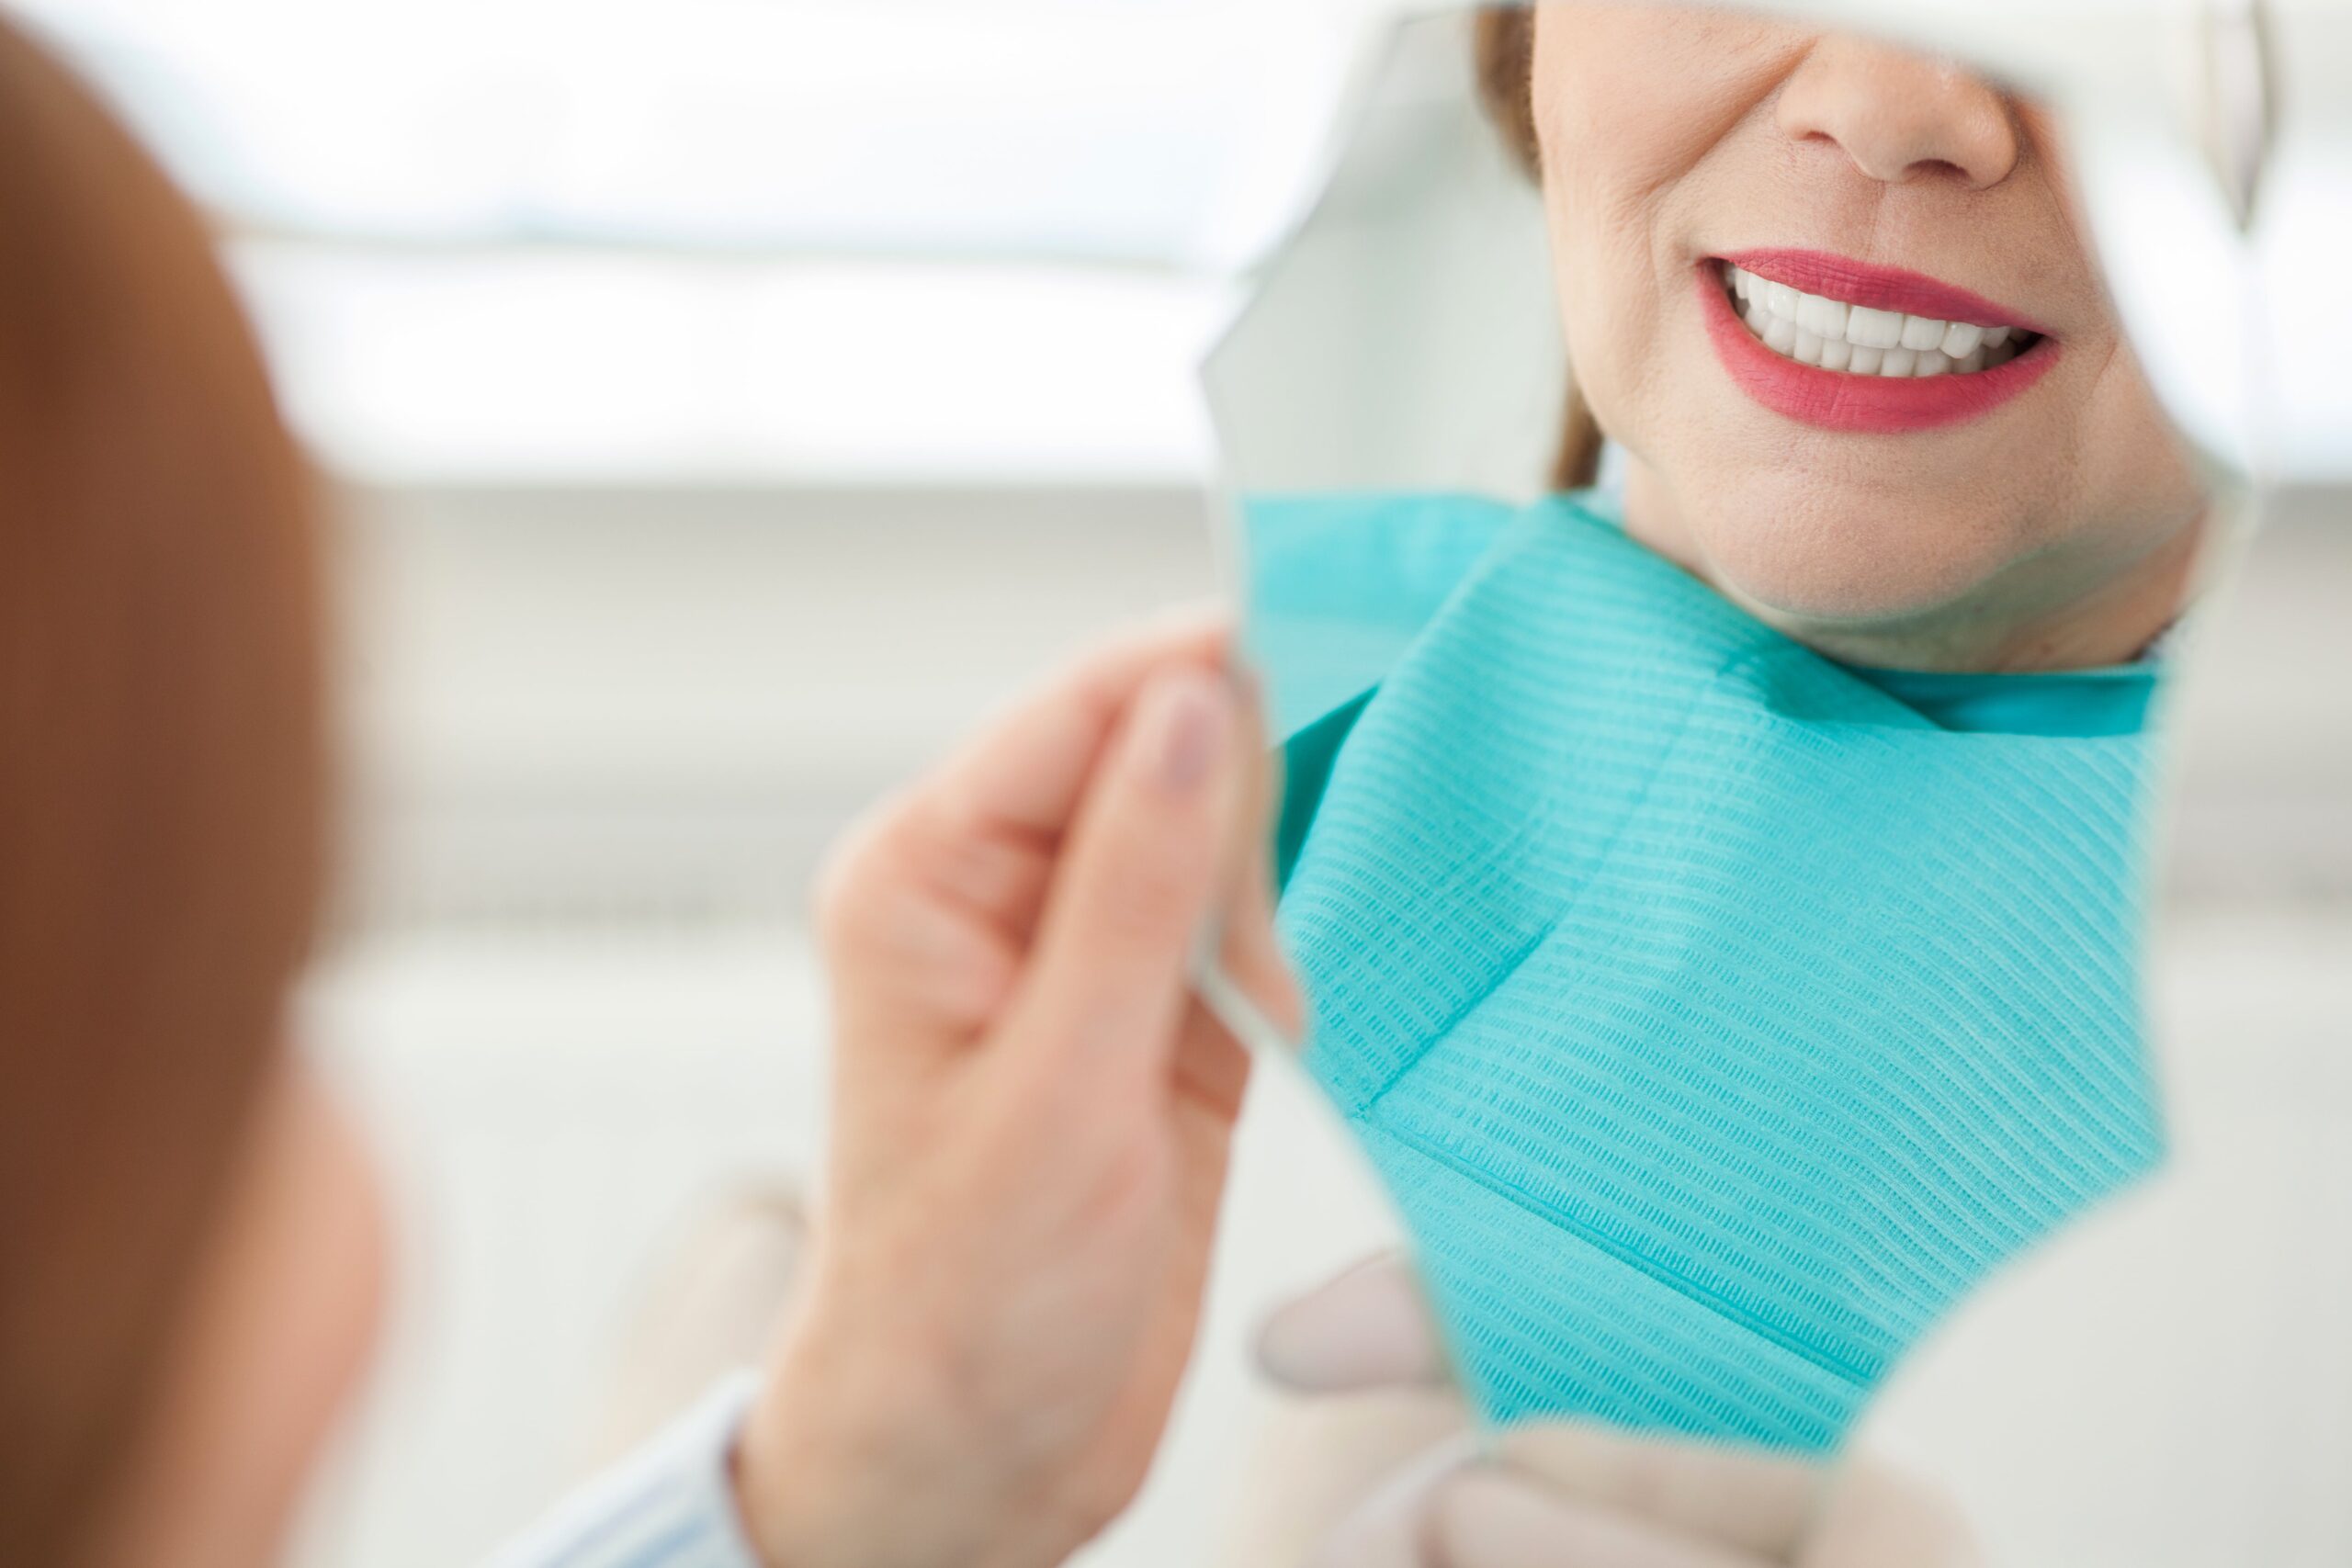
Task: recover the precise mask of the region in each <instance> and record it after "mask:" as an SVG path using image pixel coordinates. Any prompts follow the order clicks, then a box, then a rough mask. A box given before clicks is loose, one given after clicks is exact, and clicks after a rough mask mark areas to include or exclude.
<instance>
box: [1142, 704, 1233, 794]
mask: <svg viewBox="0 0 2352 1568" xmlns="http://www.w3.org/2000/svg"><path fill="white" fill-rule="evenodd" d="M1230 707H1231V705H1230V704H1229V702H1228V701H1227V697H1226V695H1225V694H1224V691H1223V689H1222V688H1221V687H1219V686H1218V685H1217V684H1216V682H1214V681H1212V680H1211V679H1210V678H1209V677H1207V676H1205V675H1189V676H1176V677H1171V678H1170V679H1169V680H1168V681H1167V682H1166V683H1165V685H1164V686H1163V688H1162V694H1161V695H1160V697H1159V703H1158V708H1159V711H1158V713H1157V714H1155V715H1154V716H1153V723H1154V725H1155V727H1156V729H1157V734H1156V735H1155V736H1154V738H1153V739H1152V742H1151V754H1152V757H1153V767H1154V769H1155V770H1156V771H1157V773H1159V782H1160V784H1162V785H1163V786H1165V787H1166V788H1168V789H1170V790H1171V791H1173V792H1175V793H1177V794H1179V795H1185V794H1190V793H1191V792H1192V791H1193V790H1194V789H1197V788H1198V787H1199V786H1200V784H1201V783H1202V781H1204V780H1205V779H1206V778H1207V777H1208V776H1209V774H1210V773H1212V772H1214V771H1215V770H1216V765H1217V763H1218V761H1220V760H1222V759H1223V757H1224V755H1225V745H1226V738H1227V732H1228V730H1229V729H1230V728H1231V725H1232V718H1231V712H1230Z"/></svg>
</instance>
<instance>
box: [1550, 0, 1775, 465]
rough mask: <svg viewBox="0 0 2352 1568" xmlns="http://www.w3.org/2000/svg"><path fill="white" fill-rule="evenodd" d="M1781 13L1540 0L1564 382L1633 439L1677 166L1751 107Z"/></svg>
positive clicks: (1684, 196) (1676, 273) (1667, 274)
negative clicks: (1566, 361) (1764, 16)
mask: <svg viewBox="0 0 2352 1568" xmlns="http://www.w3.org/2000/svg"><path fill="white" fill-rule="evenodd" d="M1803 46H1804V35H1803V34H1801V33H1799V32H1797V31H1796V30H1795V29H1792V28H1786V27H1782V26H1780V25H1777V24H1773V23H1769V22H1761V21H1757V20H1753V19H1749V18H1744V17H1732V16H1725V15H1720V14H1718V15H1709V14H1707V13H1703V12H1699V11H1695V10H1694V11H1690V12H1677V11H1672V10H1667V9H1662V8H1658V7H1653V6H1618V5H1583V4H1567V5H1552V6H1543V7H1541V8H1540V9H1539V11H1538V14H1537V24H1536V35H1535V73H1534V94H1535V110H1536V115H1535V118H1536V125H1537V130H1538V140H1539V142H1540V145H1541V149H1542V154H1543V166H1544V208H1545V212H1546V219H1547V222H1548V225H1549V229H1550V236H1551V243H1552V256H1553V269H1554V276H1555V284H1556V292H1557V295H1558V299H1559V306H1560V314H1561V322H1562V327H1563V330H1564V332H1565V333H1566V340H1567V348H1568V355H1569V358H1570V360H1571V362H1572V363H1573V364H1574V366H1575V367H1576V376H1577V384H1578V385H1579V387H1580V388H1581V389H1583V391H1584V393H1585V396H1586V399H1587V400H1588V401H1589V403H1590V404H1591V406H1592V408H1593V410H1594V412H1595V413H1596V414H1597V415H1598V416H1599V417H1600V422H1601V423H1602V425H1603V427H1604V428H1606V429H1607V430H1608V431H1609V433H1610V434H1611V436H1612V437H1614V438H1615V439H1617V440H1618V441H1620V442H1621V443H1623V444H1625V445H1627V446H1632V447H1634V449H1635V450H1637V451H1638V450H1639V449H1640V446H1641V444H1642V431H1643V429H1644V427H1645V424H1646V423H1649V419H1648V416H1647V415H1645V412H1644V410H1645V398H1651V399H1653V400H1654V396H1655V394H1654V392H1653V390H1652V389H1653V388H1654V384H1655V383H1656V382H1657V378H1658V373H1657V366H1656V360H1657V355H1656V348H1657V344H1658V342H1659V335H1660V333H1661V330H1662V324H1663V321H1664V318H1665V316H1666V314H1667V311H1668V307H1669V305H1670V304H1671V303H1672V301H1671V300H1669V299H1668V291H1669V290H1679V289H1681V288H1685V287H1687V283H1688V279H1687V276H1686V274H1687V269H1688V265H1689V263H1690V261H1691V259H1692V258H1691V257H1688V256H1685V255H1683V254H1680V252H1679V250H1677V249H1676V246H1677V245H1678V244H1679V243H1680V242H1681V240H1682V238H1683V236H1684V235H1685V233H1686V231H1687V230H1688V229H1689V228H1690V225H1689V224H1688V223H1686V222H1684V221H1682V220H1680V219H1679V217H1678V212H1679V208H1678V203H1681V202H1687V201H1689V200H1691V196H1690V194H1689V191H1688V186H1687V182H1688V181H1689V179H1690V176H1691V174H1692V172H1693V171H1694V170H1696V169H1698V168H1699V167H1700V166H1701V165H1702V164H1704V163H1705V162H1706V161H1707V159H1708V158H1709V156H1710V154H1711V153H1713V152H1715V151H1716V149H1718V148H1719V147H1721V146H1723V145H1724V142H1725V141H1726V140H1727V139H1728V138H1730V137H1732V136H1733V135H1734V134H1735V133H1736V130H1738V128H1739V126H1740V125H1741V122H1742V121H1743V120H1744V119H1746V118H1747V117H1748V116H1749V115H1751V114H1753V113H1756V112H1758V108H1759V106H1761V105H1762V104H1764V103H1765V102H1766V101H1767V100H1768V99H1769V97H1770V94H1771V91H1772V87H1773V85H1775V84H1776V83H1777V82H1778V81H1779V80H1780V79H1781V76H1782V75H1783V74H1785V73H1786V70H1787V67H1788V63H1789V62H1790V61H1791V60H1792V59H1793V58H1795V56H1796V54H1797V53H1798V52H1800V51H1801V50H1802V48H1803Z"/></svg>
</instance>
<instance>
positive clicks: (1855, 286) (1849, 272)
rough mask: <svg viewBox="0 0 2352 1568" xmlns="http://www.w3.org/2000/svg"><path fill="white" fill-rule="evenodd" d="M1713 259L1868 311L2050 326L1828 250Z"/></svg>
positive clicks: (2034, 328)
mask: <svg viewBox="0 0 2352 1568" xmlns="http://www.w3.org/2000/svg"><path fill="white" fill-rule="evenodd" d="M1715 259H1717V260H1719V261H1725V262H1729V263H1730V264H1731V265H1734V266H1736V267H1738V268H1739V269H1741V270H1742V271H1744V272H1752V273H1754V274H1755V275H1756V276H1758V277H1766V278H1770V279H1771V280H1772V281H1773V282H1775V283H1785V284H1787V285H1788V286H1789V287H1790V288H1796V289H1802V290H1803V291H1804V292H1805V293H1807V294H1819V295H1822V296H1824V297H1826V298H1827V299H1842V300H1844V301H1845V302H1846V303H1847V304H1849V305H1863V306H1867V307H1869V308H1870V309H1871V310H1900V311H1902V312H1903V313H1904V314H1905V315H1911V316H1927V317H1930V318H1933V319H1934V320H1937V321H1969V322H1973V323H1974V324H1975V325H1977V326H1980V327H2014V328H2016V329H2018V331H2020V332H2028V333H2037V334H2041V335H2048V333H2049V329H2048V328H2047V327H2044V326H2041V325H2040V324H2038V323H2037V322H2035V321H2032V320H2030V318H2028V317H2026V316H2023V315H2021V314H2019V313H2018V311H2016V310H2011V309H2009V308H2008V307H2007V306H2006V305H1996V304H1995V303H1994V302H1993V301H1992V300H1990V299H1985V297H1984V296H1983V295H1982V294H1977V293H1974V292H1973V291H1971V290H1969V289H1966V288H1961V287H1960V286H1959V285H1957V284H1952V283H1946V282H1944V281H1943V280H1942V279H1940V278H1935V277H1929V276H1927V275H1926V274H1925V273H1918V272H1908V271H1905V269H1903V268H1902V267H1896V266H1879V265H1875V264H1873V263H1871V262H1866V261H1857V260H1855V259H1854V258H1853V257H1851V256H1840V255H1833V254H1830V253H1829V252H1827V251H1801V250H1760V251H1729V252H1725V253H1724V254H1721V255H1719V256H1718V257H1716V258H1715Z"/></svg>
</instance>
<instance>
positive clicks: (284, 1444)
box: [97, 1053, 388, 1568]
mask: <svg viewBox="0 0 2352 1568" xmlns="http://www.w3.org/2000/svg"><path fill="white" fill-rule="evenodd" d="M387 1253H388V1247H387V1225H386V1218H385V1207H384V1202H383V1198H382V1193H381V1190H380V1188H379V1181H378V1178H377V1173H376V1170H375V1168H374V1166H373V1164H372V1162H371V1160H370V1159H369V1157H368V1151H367V1149H366V1148H365V1146H364V1145H363V1143H362V1141H361V1139H360V1138H359V1136H358V1134H356V1131H355V1129H354V1127H353V1126H352V1124H351V1122H349V1121H348V1120H347V1119H346V1118H345V1114H344V1113H343V1111H341V1110H340V1109H339V1108H338V1107H337V1106H336V1104H335V1103H334V1100H333V1098H332V1097H331V1096H330V1095H329V1094H328V1093H327V1091H326V1089H324V1088H323V1087H322V1085H321V1084H320V1083H319V1082H318V1081H317V1080H316V1079H315V1078H314V1077H312V1076H311V1074H310V1073H309V1072H308V1071H307V1070H306V1069H305V1068H303V1067H302V1066H300V1063H299V1061H298V1060H297V1059H296V1058H295V1057H294V1056H293V1055H291V1054H290V1053H289V1054H287V1055H286V1056H285V1057H284V1059H283V1061H282V1063H281V1065H280V1066H279V1068H278V1069H277V1076H276V1078H275V1080H274V1081H273V1082H272V1084H271V1085H270V1087H269V1089H268V1090H267V1092H266V1094H265V1096H264V1097H263V1100H262V1102H261V1104H260V1106H259V1107H258V1108H257V1110H256V1111H255V1114H254V1121H253V1124H252V1126H251V1128H250V1130H249V1132H248V1135H247V1139H246V1144H245V1147H244V1150H243V1155H242V1157H241V1161H240V1165H239V1168H238V1170H237V1172H236V1174H235V1176H234V1177H233V1179H232V1184H231V1188H230V1190H229V1192H228V1194H227V1196H226V1201H225V1202H224V1204H223V1208H222V1213H221V1217H220V1221H219V1231H218V1235H216V1236H215V1238H214V1241H213V1245H212V1247H211V1248H210V1249H209V1256H208V1259H207V1262H206V1264H205V1267H204V1269H203V1270H202V1273H201V1275H200V1277H199V1278H198V1280H197V1281H196V1283H195V1286H194V1296H193V1299H192V1300H191V1302H190V1303H189V1307H188V1311H187V1317H186V1321H185V1323H184V1325H183V1327H182V1329H181V1331H180V1333H179V1337H178V1339H177V1341H176V1343H175V1346H174V1348H173V1351H172V1354H171V1356H170V1359H169V1365H168V1368H167V1371H166V1373H165V1377H164V1385H163V1388H162V1390H161V1392H160V1394H159V1397H158V1401H157V1404H156V1406H155V1409H154V1412H153V1418H152V1421H151V1425H150V1429H149V1431H148V1433H147V1435H146V1437H145V1438H144V1440H143V1442H142V1443H141V1449H140V1451H139V1452H138V1453H137V1455H135V1456H134V1460H133V1462H132V1464H131V1467H130V1473H129V1478H128V1481H127V1483H126V1491H125V1495H124V1496H123V1498H122V1501H121V1503H120V1505H119V1506H118V1507H116V1508H114V1509H112V1510H110V1511H109V1514H108V1527H109V1529H110V1530H111V1532H112V1533H111V1534H110V1536H109V1538H108V1539H107V1540H105V1541H104V1542H102V1543H101V1545H100V1548H99V1550H98V1552H97V1561H98V1562H100V1563H101V1564H104V1565H105V1568H149V1565H152V1564H154V1563H158V1562H169V1563H173V1564H175V1568H258V1565H259V1564H262V1563H266V1562H275V1561H277V1557H278V1555H279V1552H280V1551H281V1548H282V1538H283V1536H284V1534H285V1532H286V1529H287V1526H288V1521H289V1520H290V1518H291V1517H292V1516H293V1514H294V1512H295V1510H296V1507H297V1506H298V1504H299V1503H300V1497H301V1492H302V1486H303V1483H304V1481H305V1480H306V1479H307V1477H308V1475H309V1473H310V1469H311V1462H312V1461H313V1460H314V1459H315V1457H316V1456H317V1453H318V1451H319V1450H320V1449H321V1448H322V1446H323V1445H324V1443H325V1442H326V1440H327V1438H329V1436H330V1435H331V1434H332V1432H333V1430H334V1422H335V1419H336V1417H337V1416H338V1415H339V1414H340V1413H341V1412H342V1411H343V1409H344V1407H345V1405H346V1404H348V1403H349V1400H350V1395H351V1394H352V1393H353V1392H354V1390H355V1389H356V1385H357V1384H358V1382H359V1381H360V1378H361V1375H362V1374H363V1372H364V1371H366V1368H367V1365H368V1359H369V1356H370V1353H371V1351H372V1350H373V1348H374V1346H375V1342H376V1338H377V1330H378V1325H379V1317H380V1314H381V1310H382V1302H383V1298H384V1293H385V1280H386V1267H385V1260H386V1257H387Z"/></svg>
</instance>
